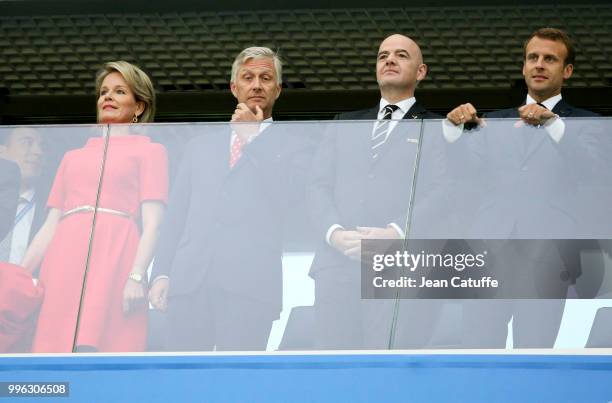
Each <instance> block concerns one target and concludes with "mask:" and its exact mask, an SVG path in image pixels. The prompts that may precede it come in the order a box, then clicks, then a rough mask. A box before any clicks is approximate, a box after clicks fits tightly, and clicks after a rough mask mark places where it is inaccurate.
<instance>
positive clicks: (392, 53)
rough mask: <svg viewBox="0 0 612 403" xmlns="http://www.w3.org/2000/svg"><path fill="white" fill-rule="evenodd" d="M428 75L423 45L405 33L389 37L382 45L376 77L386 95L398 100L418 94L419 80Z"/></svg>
mask: <svg viewBox="0 0 612 403" xmlns="http://www.w3.org/2000/svg"><path fill="white" fill-rule="evenodd" d="M426 75H427V66H426V65H425V64H423V55H422V53H421V48H420V47H419V45H418V44H417V43H416V42H415V41H413V40H412V39H410V38H408V37H407V36H404V35H401V34H393V35H390V36H388V37H387V38H385V40H383V41H382V42H381V44H380V46H379V48H378V56H377V61H376V80H377V81H378V86H379V88H380V92H381V95H382V97H383V98H385V99H386V100H387V101H389V102H397V101H400V100H402V99H406V98H410V97H412V96H414V90H415V88H416V86H417V83H418V82H419V81H421V80H423V79H424V78H425V76H426Z"/></svg>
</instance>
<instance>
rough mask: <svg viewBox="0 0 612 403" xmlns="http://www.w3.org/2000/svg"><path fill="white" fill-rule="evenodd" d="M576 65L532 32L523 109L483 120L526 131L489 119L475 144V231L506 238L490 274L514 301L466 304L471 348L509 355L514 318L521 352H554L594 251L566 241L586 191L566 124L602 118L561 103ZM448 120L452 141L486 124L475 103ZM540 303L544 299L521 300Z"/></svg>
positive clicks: (556, 37) (560, 37)
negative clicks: (587, 253)
mask: <svg viewBox="0 0 612 403" xmlns="http://www.w3.org/2000/svg"><path fill="white" fill-rule="evenodd" d="M574 59H575V51H574V47H573V44H572V42H571V40H570V38H569V37H568V36H567V34H566V33H565V32H563V31H561V30H558V29H554V28H542V29H539V30H537V31H535V32H534V33H533V34H532V35H531V36H530V37H529V38H528V39H527V41H526V42H525V45H524V63H523V76H524V77H525V83H526V84H527V90H528V93H527V96H526V100H525V103H524V104H523V105H522V106H520V107H518V108H509V109H504V110H500V111H496V112H492V113H489V114H487V115H486V117H487V118H519V119H520V121H519V122H520V123H519V124H514V125H513V124H508V123H504V122H495V121H492V120H489V122H487V125H486V129H483V130H482V133H476V134H474V135H473V136H472V140H473V143H474V147H473V148H472V152H473V155H474V156H476V157H477V158H479V162H478V163H479V164H481V169H479V170H477V171H480V175H481V176H482V178H484V180H483V182H482V183H483V189H484V190H483V195H481V200H478V203H479V204H480V206H481V207H480V209H478V211H476V216H475V218H474V223H473V233H474V234H475V235H477V236H478V237H482V238H487V239H500V240H503V239H507V240H508V241H506V242H503V241H502V242H496V246H493V243H491V244H490V245H491V247H492V248H495V253H496V263H494V264H493V271H494V272H495V273H496V275H497V276H500V280H501V281H502V282H503V283H504V284H506V285H507V286H508V287H507V288H506V291H505V292H506V294H504V296H505V297H506V298H516V299H515V300H512V301H508V300H500V301H470V302H468V303H466V304H465V306H464V308H465V310H464V345H465V346H466V347H472V348H503V347H505V345H506V337H507V326H508V322H509V321H510V319H513V345H514V347H515V348H520V347H538V348H544V347H553V345H554V342H555V339H556V336H557V333H558V331H559V326H560V323H561V318H562V315H563V309H564V305H565V300H564V298H565V297H566V294H567V290H568V286H569V285H570V284H571V283H573V282H575V280H576V278H577V277H578V276H579V275H580V272H581V267H580V250H581V249H594V248H597V244H595V243H593V242H591V241H588V240H572V241H569V240H562V239H570V238H573V237H574V236H576V235H577V234H578V233H579V231H578V224H577V223H578V222H579V221H580V220H579V219H577V218H576V217H577V216H576V214H578V213H577V212H578V211H579V210H580V209H584V206H581V203H580V202H578V201H577V200H576V197H575V195H576V193H579V192H578V188H579V187H580V186H581V183H580V182H581V181H580V180H576V178H577V177H579V175H577V171H578V170H580V169H582V168H581V167H580V165H581V164H580V163H579V162H578V161H579V160H580V159H581V157H580V155H581V154H580V153H581V152H582V148H583V147H584V146H585V144H586V142H585V141H583V139H582V138H581V136H579V133H577V130H575V128H574V127H573V126H572V130H569V128H570V126H568V123H569V122H568V123H566V122H564V121H563V119H561V118H566V117H594V116H597V115H596V114H595V113H593V112H590V111H587V110H584V109H580V108H576V107H573V106H571V105H570V104H568V103H567V102H566V101H564V100H563V99H562V96H561V89H562V86H563V83H564V81H565V80H567V79H569V78H570V77H571V75H572V72H573V69H574ZM447 118H448V122H445V125H446V127H445V135H447V136H451V137H453V136H457V137H458V136H460V135H461V132H462V130H463V128H464V124H466V125H468V127H473V126H474V125H481V126H482V125H483V120H482V119H481V118H479V117H478V116H477V111H476V109H475V108H474V106H473V105H471V104H469V103H467V104H463V105H460V106H459V107H457V108H455V109H454V110H452V111H451V112H449V113H448V115H447ZM453 125H455V127H452V126H453ZM585 155H586V154H585ZM510 239H514V240H510ZM516 239H528V240H529V239H530V241H517V240H516ZM521 292H524V293H525V294H524V295H519V294H520V293H521ZM538 296H539V297H540V298H543V300H539V301H533V300H529V299H522V298H537V297H538Z"/></svg>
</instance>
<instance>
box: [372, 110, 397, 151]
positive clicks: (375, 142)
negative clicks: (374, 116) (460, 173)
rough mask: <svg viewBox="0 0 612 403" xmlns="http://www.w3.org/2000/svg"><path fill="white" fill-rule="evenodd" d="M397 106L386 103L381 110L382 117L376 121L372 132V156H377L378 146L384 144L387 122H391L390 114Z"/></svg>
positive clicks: (386, 137) (387, 136)
mask: <svg viewBox="0 0 612 403" xmlns="http://www.w3.org/2000/svg"><path fill="white" fill-rule="evenodd" d="M398 108H399V106H397V105H387V106H385V108H384V110H383V117H382V119H381V120H379V121H377V122H376V125H375V126H374V131H373V132H372V158H374V159H376V158H378V147H380V146H382V145H383V144H385V141H387V139H388V138H389V123H390V122H391V115H392V114H393V112H395V111H396V110H397V109H398Z"/></svg>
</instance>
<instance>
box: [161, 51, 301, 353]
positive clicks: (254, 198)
mask: <svg viewBox="0 0 612 403" xmlns="http://www.w3.org/2000/svg"><path fill="white" fill-rule="evenodd" d="M281 82H282V79H281V63H280V60H279V58H278V57H277V55H276V54H275V53H274V52H273V51H272V50H270V49H268V48H263V47H253V48H247V49H245V50H244V51H242V52H241V53H240V54H239V55H238V57H237V58H236V60H235V61H234V64H233V67H232V78H231V90H232V94H233V95H234V97H235V98H236V99H237V101H238V104H237V106H236V109H235V111H234V114H233V116H232V124H231V127H228V126H219V125H212V126H210V129H209V130H210V132H208V133H206V134H205V135H201V136H197V138H195V139H194V140H193V141H191V142H190V143H189V144H188V146H187V147H186V152H185V154H184V155H183V158H182V161H181V166H180V168H179V171H178V173H177V176H176V178H175V181H174V183H173V186H172V191H171V195H170V200H169V203H168V210H167V213H166V217H165V219H164V224H163V227H162V231H161V238H160V241H159V244H158V250H157V253H156V256H155V262H154V267H153V274H152V279H153V280H152V286H151V290H150V293H149V299H150V302H151V304H152V305H153V306H154V307H155V308H157V309H161V310H167V326H166V327H167V334H166V341H167V342H166V346H165V347H166V349H167V350H171V351H177V350H180V351H185V350H213V349H216V350H265V349H266V346H267V340H268V336H269V333H270V329H271V325H272V322H273V321H274V320H275V319H277V318H278V315H279V313H280V310H281V302H282V301H281V297H282V276H281V274H282V273H281V255H282V241H283V238H282V230H281V228H282V226H281V222H282V217H283V212H284V211H286V210H287V207H288V206H287V204H288V203H291V194H292V192H291V191H290V189H291V188H292V186H293V185H295V186H296V187H297V186H298V185H299V183H300V182H301V183H304V181H305V179H304V177H305V172H306V170H307V167H308V165H309V163H310V161H309V159H308V153H307V151H306V149H307V143H306V142H302V141H301V140H303V139H300V138H299V136H298V134H297V133H295V130H286V129H288V128H289V127H288V126H286V125H278V124H277V125H273V124H272V109H273V106H274V103H275V101H276V99H277V98H278V96H279V95H280V92H281ZM300 176H301V178H302V179H300ZM296 191H297V190H296Z"/></svg>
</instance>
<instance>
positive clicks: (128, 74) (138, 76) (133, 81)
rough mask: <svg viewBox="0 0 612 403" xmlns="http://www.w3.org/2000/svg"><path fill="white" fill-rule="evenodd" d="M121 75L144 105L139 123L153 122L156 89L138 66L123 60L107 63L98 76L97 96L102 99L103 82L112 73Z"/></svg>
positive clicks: (137, 99)
mask: <svg viewBox="0 0 612 403" xmlns="http://www.w3.org/2000/svg"><path fill="white" fill-rule="evenodd" d="M114 72H117V73H119V74H121V76H122V77H123V79H124V80H125V82H126V83H127V85H128V86H129V87H130V90H132V92H133V93H134V97H135V98H136V101H139V102H142V103H143V104H144V110H143V111H142V114H141V115H140V116H139V117H138V121H139V122H145V123H146V122H152V121H153V119H154V118H155V88H154V87H153V83H152V82H151V79H150V78H149V76H148V75H147V74H146V73H145V72H144V71H142V70H141V69H140V68H139V67H138V66H135V65H133V64H132V63H128V62H126V61H123V60H118V61H115V62H108V63H105V64H104V66H102V68H101V69H100V71H98V74H97V75H96V95H97V96H98V97H100V88H101V87H102V82H103V81H104V79H105V78H106V76H108V75H109V74H111V73H114Z"/></svg>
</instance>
